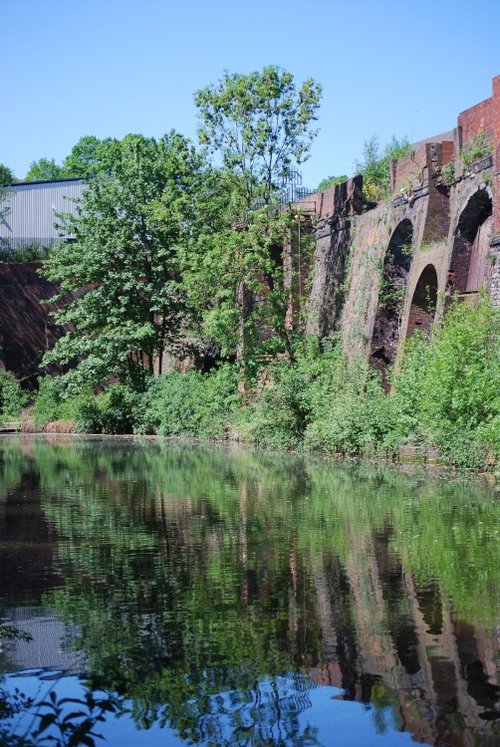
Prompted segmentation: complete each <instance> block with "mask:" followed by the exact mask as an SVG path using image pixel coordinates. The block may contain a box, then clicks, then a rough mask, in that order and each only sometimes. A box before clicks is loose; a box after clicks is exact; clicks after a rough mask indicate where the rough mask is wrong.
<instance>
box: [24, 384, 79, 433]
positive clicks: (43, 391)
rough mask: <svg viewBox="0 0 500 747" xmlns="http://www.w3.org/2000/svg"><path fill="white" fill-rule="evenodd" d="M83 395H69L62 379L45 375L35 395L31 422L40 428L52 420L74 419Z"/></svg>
mask: <svg viewBox="0 0 500 747" xmlns="http://www.w3.org/2000/svg"><path fill="white" fill-rule="evenodd" d="M82 397H83V395H79V396H78V397H75V396H69V395H68V393H67V390H66V386H65V384H64V381H63V380H62V379H60V378H58V377H52V376H45V377H44V378H42V379H40V385H39V389H38V392H37V395H36V397H35V404H34V408H33V424H34V425H35V426H36V427H37V428H42V427H43V426H44V425H46V424H47V423H50V422H53V421H54V420H74V419H75V415H76V410H77V407H78V404H79V402H80V401H81V399H82Z"/></svg>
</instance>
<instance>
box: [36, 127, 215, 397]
mask: <svg viewBox="0 0 500 747" xmlns="http://www.w3.org/2000/svg"><path fill="white" fill-rule="evenodd" d="M202 165H203V164H202V160H201V158H200V156H198V155H197V154H196V152H195V150H194V148H193V147H192V145H191V144H190V143H189V142H188V141H187V140H186V139H185V138H184V137H182V136H181V135H179V134H178V133H176V132H170V133H169V134H168V135H165V136H164V137H163V138H161V139H160V140H158V141H157V140H155V139H154V138H145V137H143V136H140V135H130V136H127V137H126V138H124V140H123V141H121V143H120V145H119V148H117V151H116V158H115V160H114V166H113V173H112V174H100V175H99V176H97V177H96V178H95V179H92V180H91V182H90V184H89V187H88V189H87V190H86V191H85V193H84V195H83V198H82V201H81V204H80V206H79V208H78V213H77V215H76V216H75V217H71V216H66V219H67V221H68V224H69V226H67V228H66V230H67V231H68V233H69V234H72V235H73V236H74V240H73V241H71V242H70V243H61V244H59V245H57V246H56V247H55V248H54V250H53V251H52V253H51V255H50V257H49V259H48V261H47V263H46V273H47V275H48V277H49V278H50V279H52V280H56V281H58V282H59V283H60V287H61V293H60V295H59V298H60V299H65V298H66V299H67V297H68V294H73V297H72V300H70V301H69V302H68V303H66V305H65V306H64V308H63V309H62V310H61V311H60V312H58V313H57V315H56V318H57V321H58V323H59V324H62V325H68V331H67V332H66V334H65V335H64V337H62V338H61V339H60V340H59V341H58V342H57V344H56V345H55V347H54V348H53V350H52V351H50V352H49V353H48V354H47V355H46V357H45V362H46V363H47V364H48V363H52V362H59V363H63V364H69V363H71V362H74V361H77V365H76V367H74V368H73V369H71V370H69V371H68V372H67V373H66V374H65V376H66V379H67V380H68V381H69V382H70V383H71V382H72V383H74V384H76V385H77V386H79V385H81V384H82V383H86V384H96V383H98V382H103V381H106V380H107V379H108V378H109V377H110V376H111V375H117V376H118V377H120V378H121V379H127V378H128V379H130V380H132V382H133V383H134V384H135V385H136V386H138V387H141V386H143V385H144V383H145V380H146V377H147V374H148V373H152V372H153V369H154V365H155V361H161V360H162V355H163V352H164V351H165V350H166V349H167V348H170V349H175V348H176V346H177V345H178V344H179V340H180V337H181V334H182V329H183V325H184V324H185V319H186V313H187V308H186V303H185V297H184V293H183V290H182V288H181V285H180V280H179V251H180V246H181V245H182V244H183V243H184V242H185V241H187V240H188V237H189V236H190V234H191V232H192V230H193V222H194V221H195V220H196V199H197V194H198V191H199V187H200V182H201V180H202ZM82 288H86V292H85V293H83V294H82V293H81V292H80V291H81V289H82ZM74 294H77V295H76V296H75V295H74Z"/></svg>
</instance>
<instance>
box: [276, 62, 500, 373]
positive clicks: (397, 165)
mask: <svg viewBox="0 0 500 747" xmlns="http://www.w3.org/2000/svg"><path fill="white" fill-rule="evenodd" d="M492 89H493V90H492V96H491V97H490V98H488V99H486V100H485V101H482V102H481V103H479V104H476V105H475V106H473V107H471V108H470V109H467V110H466V111H464V112H462V113H461V114H460V115H459V116H458V121H457V126H456V127H455V129H454V130H452V131H450V132H447V133H445V134H442V135H439V136H436V137H431V138H428V139H427V140H425V141H421V142H419V143H416V144H415V145H413V146H412V149H413V150H412V153H411V154H410V155H408V156H405V157H403V158H401V159H399V160H398V161H393V162H392V164H391V199H390V200H388V201H387V202H385V203H382V204H379V205H373V204H367V202H366V201H365V200H364V198H363V187H362V179H361V178H360V177H354V178H353V179H350V180H349V181H348V182H345V183H343V184H340V185H337V186H335V187H331V188H329V189H327V190H325V191H324V192H320V193H315V194H313V195H310V196H308V197H307V198H305V199H304V200H303V201H301V202H299V203H297V205H298V206H299V207H302V208H303V210H304V212H311V213H313V212H314V213H315V214H316V216H317V223H316V228H315V230H316V248H315V251H314V256H313V258H312V264H309V265H308V266H303V267H300V268H298V269H299V273H300V274H301V275H302V276H303V282H305V278H306V276H308V277H309V282H310V285H311V292H310V295H309V296H308V299H307V302H306V310H307V314H306V316H307V323H306V327H307V330H308V331H309V332H311V333H313V334H316V335H318V336H320V337H322V336H325V335H327V334H330V333H332V332H334V331H340V332H341V336H342V339H343V343H344V346H345V349H346V351H348V352H349V354H350V355H354V354H365V355H366V354H367V355H369V356H370V358H371V362H372V364H373V365H374V366H376V367H380V368H382V369H383V368H384V367H385V365H387V363H392V362H394V360H395V358H396V356H397V352H398V348H399V343H400V342H401V341H402V340H404V339H406V338H407V337H408V336H409V335H411V334H412V332H413V330H414V329H415V328H421V329H427V328H428V327H429V325H430V323H431V322H432V321H433V320H434V319H435V318H436V317H437V318H440V317H441V316H442V314H443V313H444V311H445V309H446V305H447V303H448V302H449V300H450V298H451V296H452V294H453V293H458V294H459V296H460V297H463V298H465V297H470V296H472V297H474V295H476V294H477V293H478V291H479V289H480V288H484V289H485V290H486V292H487V293H489V294H490V296H491V297H492V299H493V301H494V303H495V304H496V305H497V306H500V76H497V77H496V78H494V79H493V81H492ZM293 264H294V252H293V247H292V252H291V259H290V266H292V265H293ZM295 264H297V262H296V260H295ZM305 264H306V263H304V265H305ZM298 306H299V300H298V298H297V294H293V293H292V302H291V314H292V316H296V312H297V311H298Z"/></svg>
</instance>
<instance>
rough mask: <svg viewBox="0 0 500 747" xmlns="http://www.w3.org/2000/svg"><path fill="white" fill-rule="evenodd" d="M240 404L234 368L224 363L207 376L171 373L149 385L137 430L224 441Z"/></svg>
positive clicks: (195, 372)
mask: <svg viewBox="0 0 500 747" xmlns="http://www.w3.org/2000/svg"><path fill="white" fill-rule="evenodd" d="M239 402H240V397H239V395H238V391H237V372H236V367H235V366H234V365H231V364H228V363H226V364H223V365H221V366H219V367H218V368H217V369H215V370H213V371H211V372H210V373H208V374H201V373H199V372H198V371H194V370H191V371H188V372H187V373H185V374H182V373H179V372H177V371H173V372H172V373H169V374H166V375H164V376H162V377H160V378H159V379H156V380H154V381H152V382H151V384H150V387H149V389H148V391H147V392H146V393H145V395H144V398H143V403H142V413H143V414H142V418H141V420H140V421H139V423H138V426H137V430H139V431H140V432H143V433H144V432H145V433H151V432H158V433H159V434H161V435H163V436H170V435H184V436H202V437H205V438H223V437H225V436H227V435H228V430H229V427H230V422H231V416H232V415H233V413H234V411H235V409H236V407H237V406H238V404H239Z"/></svg>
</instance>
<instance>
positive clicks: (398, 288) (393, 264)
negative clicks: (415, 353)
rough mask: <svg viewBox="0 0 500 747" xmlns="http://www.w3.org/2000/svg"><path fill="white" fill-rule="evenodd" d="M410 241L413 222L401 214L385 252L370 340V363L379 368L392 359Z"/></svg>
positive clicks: (384, 367) (396, 338) (411, 240)
mask: <svg viewBox="0 0 500 747" xmlns="http://www.w3.org/2000/svg"><path fill="white" fill-rule="evenodd" d="M412 242H413V224H412V222H411V220H409V219H408V218H405V219H404V220H402V221H401V223H399V225H398V226H397V227H396V229H395V231H394V233H393V234H392V236H391V239H390V241H389V245H388V247H387V251H386V253H385V258H384V268H383V273H382V280H381V283H380V289H379V294H378V304H377V311H376V314H375V322H374V325H373V333H372V339H371V344H370V363H371V365H372V366H373V367H374V368H377V369H379V370H381V371H382V372H384V371H385V369H386V368H387V366H388V365H390V364H391V363H394V361H395V359H396V352H397V347H398V342H399V332H400V326H401V316H402V312H403V303H404V296H405V291H406V283H407V279H408V273H409V270H410V264H411V246H412Z"/></svg>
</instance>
